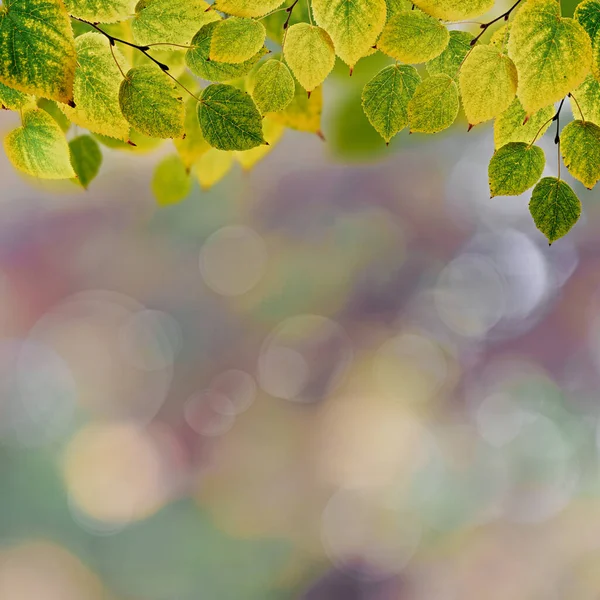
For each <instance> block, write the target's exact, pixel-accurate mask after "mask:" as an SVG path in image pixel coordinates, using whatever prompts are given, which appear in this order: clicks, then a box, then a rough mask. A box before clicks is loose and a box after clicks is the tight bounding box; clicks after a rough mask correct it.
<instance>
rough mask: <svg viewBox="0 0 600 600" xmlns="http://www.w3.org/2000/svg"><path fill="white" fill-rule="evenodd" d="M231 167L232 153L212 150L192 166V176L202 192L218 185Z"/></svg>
mask: <svg viewBox="0 0 600 600" xmlns="http://www.w3.org/2000/svg"><path fill="white" fill-rule="evenodd" d="M232 167H233V152H227V151H225V150H217V149H216V148H212V149H211V150H209V151H208V152H207V153H206V154H204V155H203V156H202V157H201V158H200V159H199V160H198V161H196V163H195V164H194V175H195V176H196V179H197V180H198V183H199V184H200V187H201V188H202V189H203V190H209V189H210V188H211V187H213V186H214V185H215V184H217V183H219V181H221V180H222V179H223V177H225V175H227V173H229V171H230V170H231V168H232Z"/></svg>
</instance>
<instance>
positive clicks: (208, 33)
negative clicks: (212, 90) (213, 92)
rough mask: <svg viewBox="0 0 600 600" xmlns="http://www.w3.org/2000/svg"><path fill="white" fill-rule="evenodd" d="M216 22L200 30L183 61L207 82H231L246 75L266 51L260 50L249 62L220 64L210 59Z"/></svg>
mask: <svg viewBox="0 0 600 600" xmlns="http://www.w3.org/2000/svg"><path fill="white" fill-rule="evenodd" d="M216 26H217V23H216V22H213V23H209V24H208V25H205V26H204V27H202V29H200V31H199V32H198V33H197V34H196V35H195V36H194V38H193V40H192V48H190V49H189V50H188V51H187V52H186V55H185V61H186V63H187V66H188V67H189V68H190V70H191V71H192V73H194V74H195V75H198V77H202V79H206V80H207V81H218V82H223V81H232V80H234V79H238V78H239V77H243V76H244V75H247V74H248V73H249V72H250V71H251V70H252V67H254V65H255V64H256V63H257V62H258V61H259V60H260V59H261V57H263V56H264V55H265V53H266V52H267V50H266V49H264V48H262V49H261V50H260V51H259V52H258V53H257V54H255V55H254V56H253V57H252V58H250V59H249V60H247V61H245V62H243V63H239V64H231V63H222V62H218V61H216V60H211V59H210V46H211V40H212V36H213V32H214V30H215V27H216Z"/></svg>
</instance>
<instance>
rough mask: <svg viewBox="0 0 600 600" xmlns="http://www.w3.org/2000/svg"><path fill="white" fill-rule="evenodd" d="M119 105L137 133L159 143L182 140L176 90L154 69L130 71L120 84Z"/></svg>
mask: <svg viewBox="0 0 600 600" xmlns="http://www.w3.org/2000/svg"><path fill="white" fill-rule="evenodd" d="M119 104H120V106H121V110H122V111H123V116H124V117H125V118H126V119H127V121H128V122H129V123H130V125H131V126H132V127H134V128H135V129H137V130H138V131H139V132H141V133H144V134H146V135H148V136H150V137H156V138H162V139H166V138H178V137H183V134H184V120H185V109H184V106H183V100H182V98H181V96H180V91H179V88H177V87H176V86H175V84H174V83H173V82H172V81H171V80H170V79H169V78H168V77H167V76H166V75H165V74H164V73H163V72H162V71H161V70H160V69H158V68H157V67H135V68H134V69H130V70H129V72H128V73H127V76H126V77H125V79H124V80H123V82H122V83H121V89H120V91H119Z"/></svg>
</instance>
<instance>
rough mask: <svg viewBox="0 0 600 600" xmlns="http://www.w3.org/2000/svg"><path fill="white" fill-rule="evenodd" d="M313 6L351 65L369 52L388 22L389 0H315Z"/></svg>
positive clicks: (316, 14)
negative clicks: (386, 0) (386, 2)
mask: <svg viewBox="0 0 600 600" xmlns="http://www.w3.org/2000/svg"><path fill="white" fill-rule="evenodd" d="M312 9H313V14H314V16H315V20H316V21H317V24H318V25H320V26H321V27H322V28H323V29H325V31H327V33H328V34H329V35H330V36H331V39H332V40H333V43H334V46H335V51H336V54H337V55H338V56H339V57H340V58H341V59H342V60H343V61H344V62H345V63H346V64H347V65H349V66H350V68H353V67H354V65H355V64H356V63H357V62H358V61H359V60H360V59H361V58H362V57H363V56H366V55H367V54H369V52H370V50H371V48H372V47H373V46H374V45H375V43H376V42H377V38H378V37H379V34H380V33H381V32H382V30H383V26H384V25H385V17H386V4H385V0H353V1H352V2H349V1H348V0H312Z"/></svg>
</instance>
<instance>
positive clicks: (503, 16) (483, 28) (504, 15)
mask: <svg viewBox="0 0 600 600" xmlns="http://www.w3.org/2000/svg"><path fill="white" fill-rule="evenodd" d="M522 1H523V0H517V1H516V2H515V3H514V4H513V5H512V6H511V7H510V8H509V9H508V10H507V11H506V12H505V13H502V14H501V15H500V16H499V17H496V18H495V19H493V20H492V21H490V22H489V23H483V24H482V25H480V27H481V33H480V34H479V35H478V36H477V37H476V38H474V39H473V40H472V41H471V46H474V45H475V44H476V43H477V42H478V41H479V39H480V38H481V36H482V35H483V34H484V33H485V32H486V31H487V30H488V29H489V28H490V27H491V26H492V25H493V24H494V23H497V22H498V21H501V20H502V19H504V20H505V21H508V19H509V18H510V15H511V14H512V12H513V10H515V8H517V6H519V4H521V2H522Z"/></svg>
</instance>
